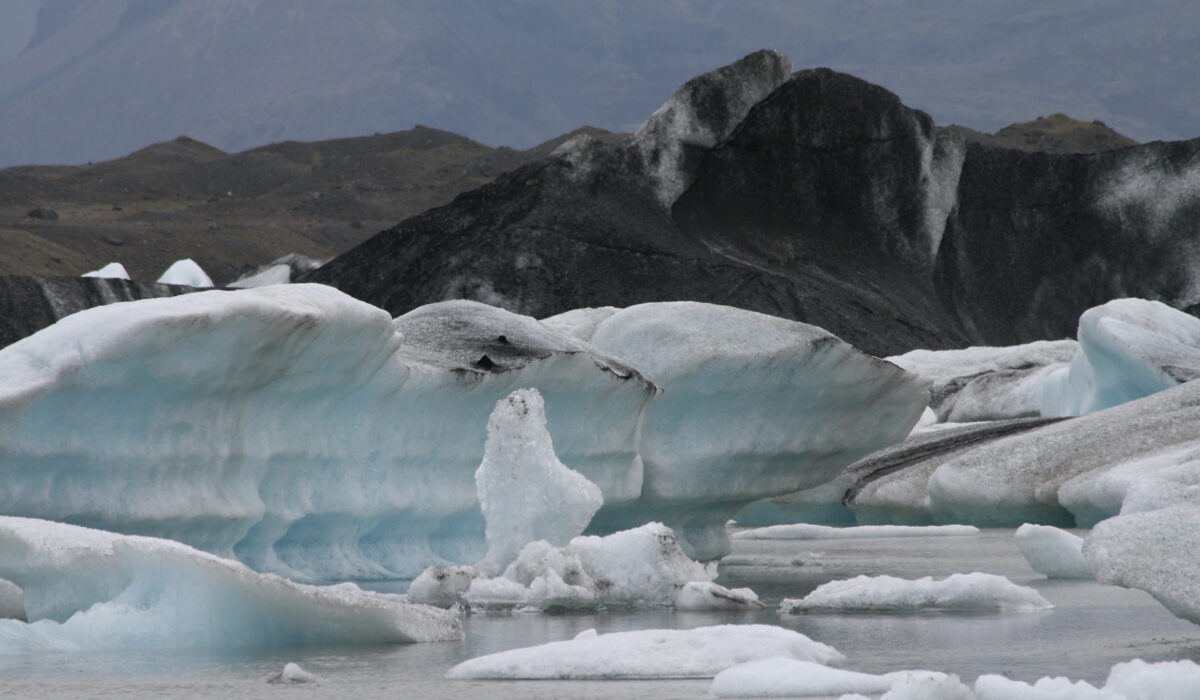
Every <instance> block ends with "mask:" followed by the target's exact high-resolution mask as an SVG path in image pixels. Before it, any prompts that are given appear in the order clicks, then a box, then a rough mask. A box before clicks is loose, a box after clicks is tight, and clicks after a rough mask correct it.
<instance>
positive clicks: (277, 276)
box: [228, 253, 326, 289]
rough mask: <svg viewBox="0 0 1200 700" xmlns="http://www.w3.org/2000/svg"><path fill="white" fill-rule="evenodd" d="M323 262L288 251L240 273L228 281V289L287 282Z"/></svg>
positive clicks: (250, 287)
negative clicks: (232, 280) (246, 272)
mask: <svg viewBox="0 0 1200 700" xmlns="http://www.w3.org/2000/svg"><path fill="white" fill-rule="evenodd" d="M325 262H326V261H324V260H316V259H314V258H310V257H307V256H304V255H300V254H298V253H290V254H288V255H285V256H283V257H282V258H279V259H278V260H274V261H272V262H269V263H267V264H266V265H262V266H260V267H258V268H256V269H255V270H254V271H253V272H251V273H249V274H246V275H242V276H241V277H239V278H238V279H237V280H236V281H234V282H230V283H229V285H228V286H229V288H230V289H252V288H254V287H265V286H267V285H269V284H287V283H289V282H291V281H292V278H294V277H295V276H296V275H298V274H300V273H304V272H308V271H310V270H315V269H317V268H318V267H320V266H321V265H323V264H324V263H325Z"/></svg>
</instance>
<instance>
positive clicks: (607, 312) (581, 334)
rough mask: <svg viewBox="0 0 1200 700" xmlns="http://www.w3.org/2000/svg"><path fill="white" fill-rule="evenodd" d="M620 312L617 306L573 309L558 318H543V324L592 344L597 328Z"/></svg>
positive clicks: (557, 316)
mask: <svg viewBox="0 0 1200 700" xmlns="http://www.w3.org/2000/svg"><path fill="white" fill-rule="evenodd" d="M618 311H620V309H618V308H617V307H615V306H598V307H595V308H583V309H572V310H570V311H565V312H563V313H561V314H558V315H556V316H550V317H548V318H543V319H542V321H541V323H542V325H544V326H546V327H547V328H549V329H550V330H552V331H556V332H558V333H562V334H564V335H570V336H574V337H576V338H579V339H580V340H582V341H584V342H585V343H590V342H591V341H592V334H593V333H595V332H596V326H598V325H600V323H601V322H602V321H603V320H604V319H606V318H608V317H609V316H612V315H613V314H615V313H617V312H618Z"/></svg>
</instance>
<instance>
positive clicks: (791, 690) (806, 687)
mask: <svg viewBox="0 0 1200 700" xmlns="http://www.w3.org/2000/svg"><path fill="white" fill-rule="evenodd" d="M905 678H911V679H932V680H943V679H945V678H947V676H946V674H944V673H938V672H936V671H895V672H892V673H884V674H881V675H876V674H872V673H859V672H857V671H848V670H845V669H838V668H830V667H828V666H825V665H822V664H819V663H813V662H812V661H804V660H801V659H794V658H778V657H776V658H769V659H758V660H755V661H747V662H746V663H743V664H738V665H737V666H733V667H731V668H728V669H726V670H724V671H721V672H720V673H718V674H717V675H716V677H715V678H713V682H712V686H711V687H710V688H709V692H710V693H711V694H712V695H714V696H716V697H718V698H793V697H805V696H814V695H817V696H837V695H842V694H844V693H871V694H878V693H885V692H887V691H888V690H890V689H891V688H892V686H894V685H895V684H896V683H897V682H899V681H901V680H902V679H905Z"/></svg>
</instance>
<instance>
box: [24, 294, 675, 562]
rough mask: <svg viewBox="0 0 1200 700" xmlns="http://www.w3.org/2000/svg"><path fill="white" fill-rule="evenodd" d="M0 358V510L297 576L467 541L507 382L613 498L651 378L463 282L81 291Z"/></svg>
mask: <svg viewBox="0 0 1200 700" xmlns="http://www.w3.org/2000/svg"><path fill="white" fill-rule="evenodd" d="M527 330H528V332H527ZM398 331H399V332H398ZM500 336H505V340H506V342H505V343H501V342H499V337H500ZM494 348H502V349H504V352H501V351H500V350H499V349H494ZM439 349H440V350H439ZM439 352H440V353H441V354H438V353H439ZM484 354H490V355H491V356H492V357H495V358H496V359H495V365H496V366H494V367H491V368H490V369H485V368H483V367H480V366H477V365H476V364H474V363H475V361H476V360H477V359H479V358H480V357H481V356H482V355H484ZM0 376H3V377H5V383H4V385H3V386H0V445H3V446H4V455H3V457H2V458H0V459H2V466H0V474H2V475H3V479H4V482H5V488H4V489H3V490H0V513H7V514H11V515H22V516H28V517H38V518H46V519H49V520H60V521H64V520H70V521H72V522H77V523H81V524H85V525H89V526H95V527H100V528H103V529H106V530H112V531H118V532H126V533H136V534H146V535H154V536H162V537H168V538H170V539H175V540H179V541H182V542H185V543H187V544H189V545H192V546H194V547H197V548H199V549H203V550H205V551H210V552H214V553H216V554H219V555H221V556H226V557H231V558H236V559H239V560H241V561H243V562H245V563H246V564H248V565H249V566H251V567H252V568H254V569H256V570H259V571H272V572H275V573H280V574H283V575H287V576H289V577H291V578H296V579H301V580H308V581H329V580H346V579H390V578H406V577H411V576H415V575H416V574H418V573H420V572H421V571H422V570H423V569H424V568H425V567H427V566H430V565H437V564H449V563H470V562H475V561H477V560H478V559H480V558H481V557H482V556H483V555H484V553H485V551H486V545H485V539H484V521H483V517H482V516H481V514H480V510H479V502H478V498H477V496H476V486H475V478H474V477H475V472H476V470H477V469H478V467H479V465H480V463H481V462H482V460H483V456H484V444H485V440H486V437H487V429H486V428H487V422H488V416H489V415H490V413H491V411H492V410H493V408H494V407H495V404H496V402H497V401H498V400H500V399H502V398H504V397H505V396H507V395H508V394H510V393H512V391H513V390H515V389H517V388H520V387H534V388H537V389H538V390H539V392H540V393H541V394H542V396H543V397H544V400H545V403H546V406H547V413H548V416H549V417H548V422H547V429H548V430H549V432H550V434H551V435H552V436H553V441H554V449H555V450H556V452H557V453H558V455H559V456H560V457H561V458H562V460H563V461H564V462H565V463H567V464H569V465H571V467H572V468H573V469H575V470H577V471H579V472H580V473H582V474H583V475H584V476H586V477H587V478H588V480H590V481H591V482H593V483H595V484H596V485H597V486H599V487H600V489H601V491H603V493H604V498H605V501H606V502H607V503H612V504H616V505H618V506H619V505H621V504H628V503H632V502H634V501H635V500H636V499H637V498H638V497H639V495H640V493H641V489H642V468H641V460H640V458H639V456H638V452H637V442H638V435H639V433H640V429H641V419H642V411H643V409H644V406H645V404H646V403H647V402H648V401H650V400H651V399H652V398H653V397H654V396H655V394H656V392H657V388H656V387H654V386H653V385H652V384H650V383H649V382H647V381H646V380H645V379H643V378H642V377H641V376H640V375H638V374H637V373H636V372H635V371H634V370H632V369H630V368H629V367H628V366H626V365H624V364H622V363H620V362H619V361H618V360H616V359H615V358H611V357H610V356H608V355H605V354H604V353H600V352H598V351H594V350H591V349H590V348H589V346H587V345H586V344H584V343H581V342H580V341H577V340H575V339H574V338H570V337H567V336H561V335H558V334H555V333H553V332H552V331H549V330H547V329H545V328H544V327H542V326H541V325H540V324H538V323H537V321H535V320H533V319H531V318H527V317H524V316H518V315H516V314H511V313H508V312H506V311H502V310H500V309H494V308H492V307H487V306H485V305H482V304H475V305H471V304H468V303H465V302H464V303H462V304H456V303H446V304H440V305H433V307H422V308H421V309H417V310H415V311H413V312H412V313H411V314H408V315H406V316H405V317H401V318H400V319H396V321H395V322H393V320H392V319H391V318H390V317H389V316H388V314H387V313H386V312H384V311H381V310H380V309H377V308H375V307H372V306H370V305H368V304H364V303H362V302H359V301H357V300H354V299H352V298H351V297H349V296H346V295H345V294H342V293H341V292H338V291H337V290H335V289H332V288H330V287H326V286H323V285H312V284H292V285H283V286H273V287H263V288H259V289H250V290H243V291H236V292H224V291H211V292H198V293H194V294H189V295H184V296H180V297H175V298H170V299H153V300H147V301H138V302H131V303H125V304H112V305H109V306H103V307H99V308H95V309H90V310H87V311H84V312H80V313H78V314H74V315H72V316H69V317H67V318H65V319H63V320H62V321H60V322H58V323H57V324H55V325H53V326H51V327H49V328H46V329H44V330H42V331H41V332H39V333H37V334H35V335H33V336H30V337H28V338H25V339H24V340H21V341H19V342H17V343H15V344H13V345H10V346H8V347H6V348H4V349H2V350H0Z"/></svg>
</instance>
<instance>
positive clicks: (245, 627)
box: [0, 517, 462, 653]
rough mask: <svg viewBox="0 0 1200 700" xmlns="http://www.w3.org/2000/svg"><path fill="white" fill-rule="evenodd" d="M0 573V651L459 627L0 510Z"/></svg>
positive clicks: (333, 638) (440, 617)
mask: <svg viewBox="0 0 1200 700" xmlns="http://www.w3.org/2000/svg"><path fill="white" fill-rule="evenodd" d="M0 577H3V578H5V579H7V580H9V581H12V582H13V583H15V584H17V585H18V586H20V587H21V589H22V590H23V591H24V599H25V611H26V614H27V616H28V619H29V620H30V622H21V621H18V620H0V653H22V652H37V651H46V650H60V651H71V650H83V649H162V648H180V647H241V646H266V645H292V644H369V643H389V642H391V643H394V642H430V641H443V640H453V639H459V638H461V637H462V630H461V625H460V619H459V616H458V615H457V614H456V613H452V612H448V611H445V610H440V609H437V608H432V607H429V606H425V605H414V604H411V603H408V602H406V601H404V599H403V597H402V596H394V595H387V594H381V593H371V592H367V591H363V590H361V589H360V588H358V587H357V586H355V585H354V584H350V583H344V584H340V585H337V586H309V585H305V584H299V583H293V582H291V581H288V580H287V579H284V578H281V577H279V576H275V575H272V574H258V573H255V572H253V571H251V570H250V569H249V568H247V567H246V566H244V565H242V564H240V563H238V562H235V561H230V560H228V559H221V558H220V557H216V556H213V555H211V554H208V553H206V552H199V551H196V550H194V549H192V548H191V547H188V546H186V545H182V544H179V543H178V542H172V541H170V540H161V539H157V538H150V537H137V536H128V535H117V534H114V533H110V532H103V531H100V530H91V529H87V528H81V527H76V526H74V525H64V524H62V523H53V522H48V521H44V520H32V519H28V518H11V517H0Z"/></svg>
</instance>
